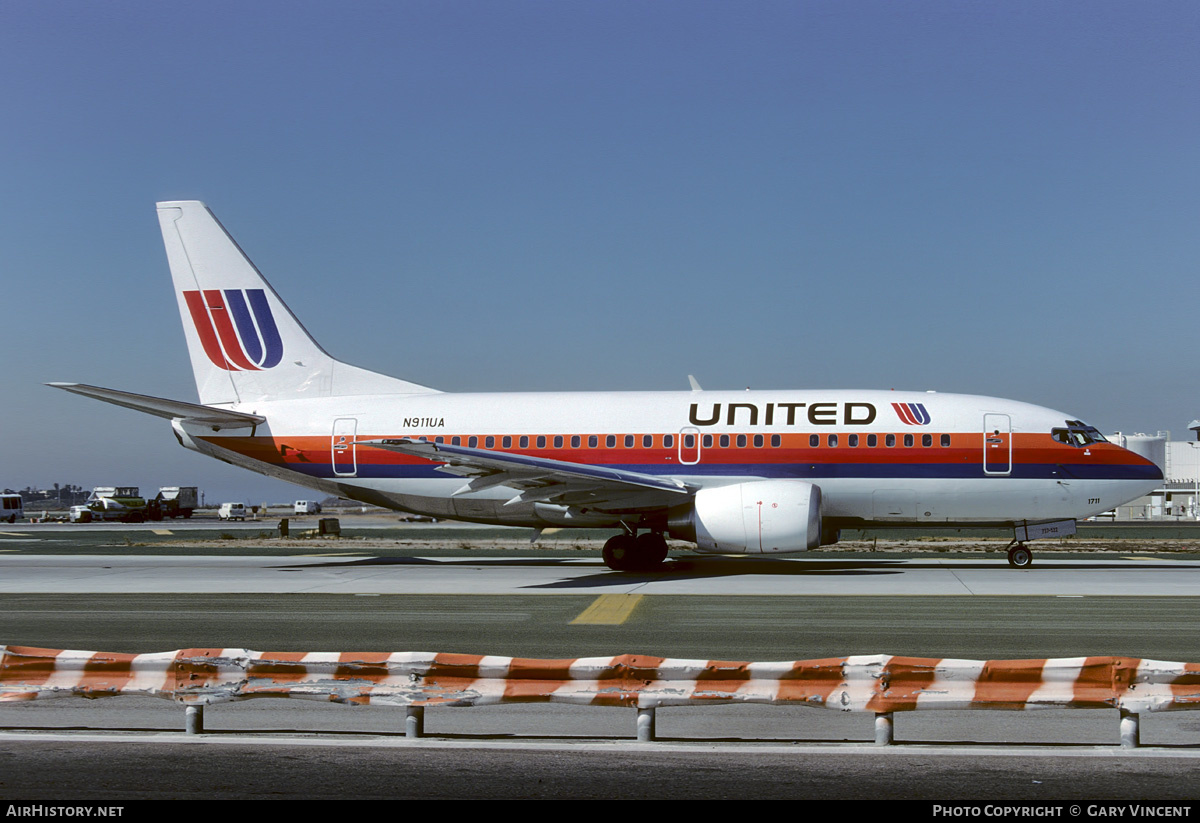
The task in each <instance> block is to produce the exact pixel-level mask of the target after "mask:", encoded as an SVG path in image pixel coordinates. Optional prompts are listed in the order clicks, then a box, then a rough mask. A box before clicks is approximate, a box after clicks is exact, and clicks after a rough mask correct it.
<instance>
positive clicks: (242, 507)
mask: <svg viewBox="0 0 1200 823" xmlns="http://www.w3.org/2000/svg"><path fill="white" fill-rule="evenodd" d="M217 517H219V518H220V519H222V520H245V519H246V504H244V503H222V504H221V508H219V509H217Z"/></svg>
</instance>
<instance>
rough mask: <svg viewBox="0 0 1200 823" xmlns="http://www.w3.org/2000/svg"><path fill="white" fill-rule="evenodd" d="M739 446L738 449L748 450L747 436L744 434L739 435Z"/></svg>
mask: <svg viewBox="0 0 1200 823" xmlns="http://www.w3.org/2000/svg"><path fill="white" fill-rule="evenodd" d="M737 445H738V448H739V449H744V448H746V435H744V434H739V435H738V436H737Z"/></svg>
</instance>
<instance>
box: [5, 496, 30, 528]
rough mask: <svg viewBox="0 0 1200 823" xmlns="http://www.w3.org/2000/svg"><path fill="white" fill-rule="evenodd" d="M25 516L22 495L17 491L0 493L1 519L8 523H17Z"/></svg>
mask: <svg viewBox="0 0 1200 823" xmlns="http://www.w3.org/2000/svg"><path fill="white" fill-rule="evenodd" d="M24 516H25V507H24V504H23V503H22V502H21V495H19V494H16V493H15V492H4V493H3V494H0V520H4V521H6V522H8V523H16V522H17V521H18V520H20V519H21V518H23V517H24Z"/></svg>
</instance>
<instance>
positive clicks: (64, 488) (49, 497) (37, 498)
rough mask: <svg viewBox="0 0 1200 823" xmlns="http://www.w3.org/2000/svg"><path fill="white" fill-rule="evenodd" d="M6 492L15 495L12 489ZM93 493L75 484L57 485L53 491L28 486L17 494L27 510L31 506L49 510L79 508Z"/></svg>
mask: <svg viewBox="0 0 1200 823" xmlns="http://www.w3.org/2000/svg"><path fill="white" fill-rule="evenodd" d="M4 491H5V492H6V493H8V494H13V493H14V492H13V490H12V489H5V490H4ZM91 493H92V490H91V489H85V488H84V487H83V486H76V485H75V484H74V483H64V484H63V485H61V486H60V485H59V484H58V483H55V484H54V488H52V489H35V488H33V487H32V486H26V487H25V488H23V489H20V490H18V491H16V492H15V494H19V495H21V502H22V504H23V505H24V506H25V508H27V509H28V508H30V507H31V506H45V507H47V508H58V507H59V506H61V507H63V508H66V507H68V506H79V505H82V504H83V503H84V502H85V501H86V500H87V499H88V495H90V494H91Z"/></svg>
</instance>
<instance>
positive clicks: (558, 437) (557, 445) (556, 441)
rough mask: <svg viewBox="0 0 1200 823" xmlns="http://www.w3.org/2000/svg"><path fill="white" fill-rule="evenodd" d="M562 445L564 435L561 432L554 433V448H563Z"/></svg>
mask: <svg viewBox="0 0 1200 823" xmlns="http://www.w3.org/2000/svg"><path fill="white" fill-rule="evenodd" d="M562 445H563V439H562V435H561V434H556V435H554V448H556V449H561V448H562Z"/></svg>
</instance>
